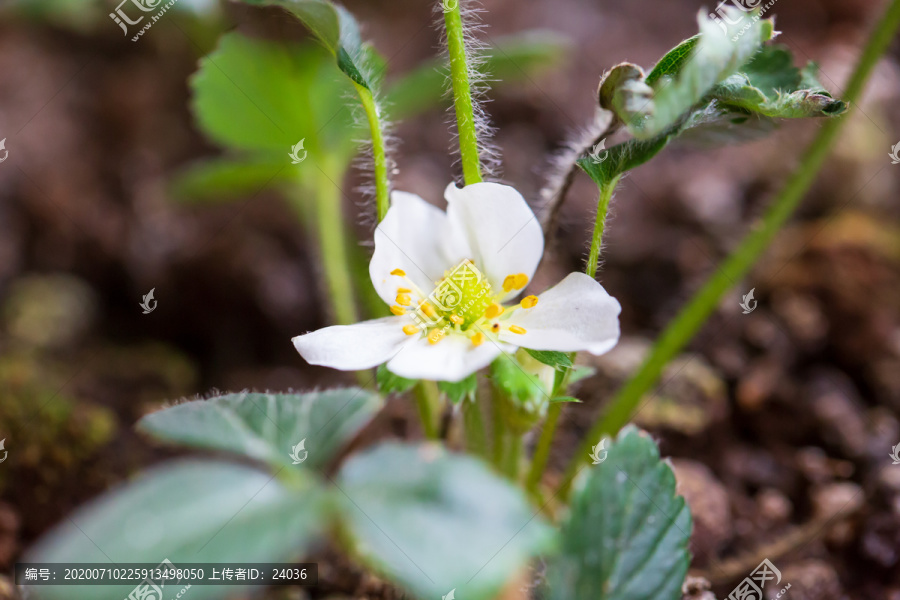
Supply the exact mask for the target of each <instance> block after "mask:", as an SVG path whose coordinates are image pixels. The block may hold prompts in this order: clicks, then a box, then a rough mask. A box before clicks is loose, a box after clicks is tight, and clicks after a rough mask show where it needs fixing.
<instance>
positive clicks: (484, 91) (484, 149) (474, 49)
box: [433, 0, 500, 181]
mask: <svg viewBox="0 0 900 600" xmlns="http://www.w3.org/2000/svg"><path fill="white" fill-rule="evenodd" d="M433 1H434V2H435V5H434V12H435V14H436V15H437V17H438V18H439V21H438V30H439V31H440V32H441V50H442V53H443V55H444V57H446V58H449V50H448V47H447V31H446V29H445V26H444V10H443V4H442V2H441V1H440V0H433ZM457 1H458V2H459V10H460V16H461V17H462V25H463V41H464V44H465V49H466V72H467V76H468V79H469V87H470V93H471V97H472V108H473V112H474V117H475V119H474V120H475V131H476V133H477V136H478V158H479V160H480V162H481V174H482V177H483V178H484V179H485V180H488V181H496V180H498V179H499V178H500V150H499V148H497V146H496V144H494V143H493V138H494V135H495V133H496V130H495V128H494V126H493V125H492V124H491V120H490V117H489V115H488V113H487V111H486V110H485V104H487V103H488V102H490V99H489V97H488V91H489V90H490V85H489V80H488V78H487V76H486V74H485V70H484V68H483V67H484V63H485V62H486V61H487V57H488V52H487V51H488V49H489V46H488V45H487V44H486V43H485V42H483V41H482V40H481V39H479V37H478V33H479V32H480V31H482V30H484V29H485V28H486V27H487V26H486V25H485V24H484V23H483V22H482V21H481V13H483V12H485V10H484V9H483V8H481V6H480V3H479V2H478V1H477V0H457ZM446 88H447V92H446V93H447V95H448V96H449V97H450V98H453V82H452V76H451V74H450V70H449V69H448V70H447V85H446ZM448 112H449V114H450V119H448V124H449V125H450V128H451V131H452V132H453V143H452V152H453V153H454V154H456V155H458V154H459V144H458V141H459V139H458V138H459V130H458V129H457V127H456V113H455V107H454V105H453V104H452V103H451V105H450V108H449V109H448ZM459 162H461V159H459V158H458V159H457V161H456V163H459ZM456 163H454V164H456Z"/></svg>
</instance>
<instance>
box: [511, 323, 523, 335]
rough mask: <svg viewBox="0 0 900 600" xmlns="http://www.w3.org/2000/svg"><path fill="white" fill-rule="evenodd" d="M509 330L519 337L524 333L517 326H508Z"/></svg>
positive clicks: (521, 328)
mask: <svg viewBox="0 0 900 600" xmlns="http://www.w3.org/2000/svg"><path fill="white" fill-rule="evenodd" d="M509 330H510V331H512V332H513V333H518V334H519V335H521V334H523V333H526V331H525V328H524V327H519V326H518V325H510V326H509Z"/></svg>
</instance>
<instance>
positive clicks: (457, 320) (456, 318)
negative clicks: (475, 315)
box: [450, 314, 466, 325]
mask: <svg viewBox="0 0 900 600" xmlns="http://www.w3.org/2000/svg"><path fill="white" fill-rule="evenodd" d="M450 320H451V321H453V323H455V324H456V325H462V324H463V323H465V322H466V320H465V319H463V318H462V317H460V316H459V315H455V314H454V315H450Z"/></svg>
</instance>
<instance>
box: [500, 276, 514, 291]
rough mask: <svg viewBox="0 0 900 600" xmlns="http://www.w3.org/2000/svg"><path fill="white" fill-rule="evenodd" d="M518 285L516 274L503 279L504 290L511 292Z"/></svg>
mask: <svg viewBox="0 0 900 600" xmlns="http://www.w3.org/2000/svg"><path fill="white" fill-rule="evenodd" d="M514 287H516V276H515V275H507V276H506V278H505V279H504V280H503V291H504V292H511V291H512V290H513V288H514Z"/></svg>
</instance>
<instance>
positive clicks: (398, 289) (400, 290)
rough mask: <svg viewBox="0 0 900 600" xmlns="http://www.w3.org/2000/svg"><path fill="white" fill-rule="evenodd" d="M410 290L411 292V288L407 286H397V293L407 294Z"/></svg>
mask: <svg viewBox="0 0 900 600" xmlns="http://www.w3.org/2000/svg"><path fill="white" fill-rule="evenodd" d="M410 292H412V290H411V289H409V288H397V293H398V294H409V293H410Z"/></svg>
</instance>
